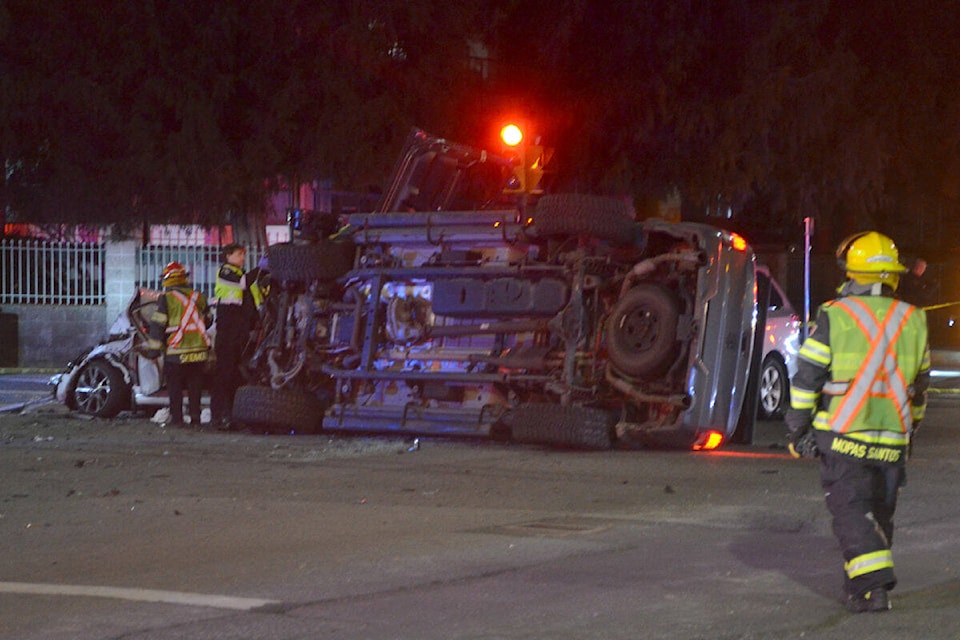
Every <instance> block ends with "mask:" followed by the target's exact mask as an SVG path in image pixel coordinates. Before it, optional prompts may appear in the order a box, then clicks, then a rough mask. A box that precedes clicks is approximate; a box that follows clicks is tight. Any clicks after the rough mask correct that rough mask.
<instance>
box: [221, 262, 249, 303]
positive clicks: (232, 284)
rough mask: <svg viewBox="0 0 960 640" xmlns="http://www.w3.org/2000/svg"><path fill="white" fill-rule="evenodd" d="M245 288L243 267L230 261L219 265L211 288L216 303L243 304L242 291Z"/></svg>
mask: <svg viewBox="0 0 960 640" xmlns="http://www.w3.org/2000/svg"><path fill="white" fill-rule="evenodd" d="M246 288H247V285H246V281H245V278H244V275H243V269H241V268H240V267H235V266H233V265H232V264H230V263H226V264H223V265H220V270H219V271H218V272H217V284H216V285H215V287H214V290H213V292H214V297H216V298H217V305H232V304H236V305H240V304H243V291H244V289H246Z"/></svg>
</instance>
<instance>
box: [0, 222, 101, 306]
mask: <svg viewBox="0 0 960 640" xmlns="http://www.w3.org/2000/svg"><path fill="white" fill-rule="evenodd" d="M104 275H105V274H104V245H103V244H87V243H80V242H50V241H46V240H29V239H21V238H13V239H5V240H0V304H67V305H96V304H102V303H103V302H104V301H105V287H104Z"/></svg>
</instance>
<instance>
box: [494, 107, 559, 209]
mask: <svg viewBox="0 0 960 640" xmlns="http://www.w3.org/2000/svg"><path fill="white" fill-rule="evenodd" d="M500 141H501V143H502V153H503V155H504V157H505V158H506V159H507V160H508V161H509V162H510V172H511V173H510V177H509V178H508V180H507V185H506V187H505V188H504V190H503V192H504V193H508V194H514V193H542V192H543V188H542V186H541V182H542V179H543V174H544V170H545V167H546V165H547V163H548V162H549V161H550V157H551V156H552V155H553V149H546V148H544V147H543V146H542V145H539V144H528V143H527V142H526V136H525V134H524V132H523V129H521V128H520V127H519V126H518V125H516V124H512V123H511V124H508V125H506V126H504V127H503V128H502V129H501V130H500Z"/></svg>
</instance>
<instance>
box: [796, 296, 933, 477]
mask: <svg viewBox="0 0 960 640" xmlns="http://www.w3.org/2000/svg"><path fill="white" fill-rule="evenodd" d="M799 356H800V357H799V360H798V366H797V374H796V375H795V376H794V379H793V383H792V386H791V390H790V391H791V394H790V395H791V398H790V404H791V409H792V411H791V414H794V415H793V416H788V425H789V426H791V428H793V425H792V424H790V422H791V418H793V420H796V414H797V412H805V413H806V415H807V416H809V415H810V414H811V412H815V414H814V415H813V427H814V428H815V429H816V430H817V432H818V433H820V434H822V436H823V437H818V445H820V449H821V451H824V450H829V451H831V452H833V453H836V454H839V455H844V456H847V457H851V458H855V459H858V460H862V461H868V462H887V463H903V462H904V461H905V459H906V456H905V454H904V452H905V449H906V447H907V445H908V444H909V441H910V435H911V432H912V430H913V426H914V424H915V423H916V422H918V421H920V420H921V419H922V418H923V416H924V412H925V410H926V389H927V387H928V386H929V380H930V348H929V345H928V342H927V319H926V315H925V313H924V311H923V310H922V309H919V308H917V307H914V306H913V305H910V304H908V303H906V302H902V301H899V300H895V299H894V298H891V297H887V296H885V295H852V296H847V297H842V298H838V299H836V300H832V301H830V302H828V303H826V304H825V305H823V306H822V307H821V308H820V311H819V314H818V317H817V327H816V329H815V330H814V332H813V334H811V335H810V337H808V338H807V340H806V341H805V342H804V343H803V346H802V347H801V348H800V353H799Z"/></svg>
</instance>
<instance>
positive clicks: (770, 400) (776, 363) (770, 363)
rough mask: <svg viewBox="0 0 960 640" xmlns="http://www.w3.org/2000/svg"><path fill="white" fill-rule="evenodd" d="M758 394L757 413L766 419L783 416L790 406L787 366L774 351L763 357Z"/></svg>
mask: <svg viewBox="0 0 960 640" xmlns="http://www.w3.org/2000/svg"><path fill="white" fill-rule="evenodd" d="M757 396H758V397H757V403H758V406H757V413H758V414H759V415H760V417H761V418H763V419H765V420H776V419H778V418H782V417H783V416H784V414H786V412H787V407H789V406H790V379H789V376H788V374H787V367H786V365H784V364H783V361H782V360H781V359H780V357H779V356H778V355H776V354H774V353H770V354H767V357H766V358H764V359H763V365H762V366H761V367H760V381H759V389H758V393H757Z"/></svg>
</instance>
